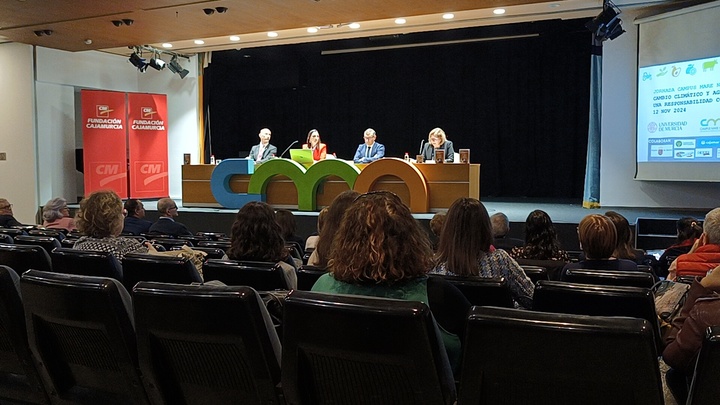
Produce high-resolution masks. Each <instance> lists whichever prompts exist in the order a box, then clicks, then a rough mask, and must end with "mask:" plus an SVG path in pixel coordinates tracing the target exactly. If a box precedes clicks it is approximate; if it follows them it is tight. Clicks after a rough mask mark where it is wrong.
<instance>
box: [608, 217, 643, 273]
mask: <svg viewBox="0 0 720 405" xmlns="http://www.w3.org/2000/svg"><path fill="white" fill-rule="evenodd" d="M605 216H606V217H608V218H610V220H611V221H612V223H613V225H615V230H616V231H617V244H616V245H615V251H614V252H613V257H614V258H616V259H627V260H632V261H634V262H635V263H640V264H642V263H643V261H644V260H645V252H643V251H642V250H639V249H635V248H634V247H633V245H632V239H633V234H632V231H631V230H630V223H629V222H628V220H627V219H626V218H625V217H624V216H622V215H621V214H619V213H617V212H615V211H608V212H606V213H605Z"/></svg>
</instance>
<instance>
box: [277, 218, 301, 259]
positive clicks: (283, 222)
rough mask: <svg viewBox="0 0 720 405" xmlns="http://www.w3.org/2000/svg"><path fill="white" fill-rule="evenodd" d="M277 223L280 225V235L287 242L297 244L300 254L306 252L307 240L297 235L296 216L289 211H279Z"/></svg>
mask: <svg viewBox="0 0 720 405" xmlns="http://www.w3.org/2000/svg"><path fill="white" fill-rule="evenodd" d="M275 221H276V222H277V223H278V225H280V234H281V235H282V237H283V239H285V242H297V244H298V245H300V249H301V250H300V253H302V252H304V251H305V239H303V238H301V237H300V236H298V235H297V234H296V233H295V232H296V230H297V223H296V222H295V215H293V213H292V212H290V211H288V210H277V211H275Z"/></svg>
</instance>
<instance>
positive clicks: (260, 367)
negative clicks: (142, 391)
mask: <svg viewBox="0 0 720 405" xmlns="http://www.w3.org/2000/svg"><path fill="white" fill-rule="evenodd" d="M133 302H134V309H135V325H136V328H137V341H138V356H139V359H140V369H141V371H142V374H143V376H144V382H145V386H146V388H147V392H148V394H149V396H150V398H151V401H152V402H153V403H158V404H159V403H165V404H281V403H283V402H282V401H281V399H280V395H279V389H278V388H276V386H277V385H278V383H279V382H280V355H281V346H280V340H279V338H278V336H277V334H276V333H275V329H274V327H273V324H272V322H271V321H270V317H269V315H268V313H267V311H266V309H265V305H264V304H263V302H262V300H261V299H260V297H259V295H258V293H257V292H256V291H255V290H253V289H252V288H250V287H238V286H228V287H217V286H207V285H204V286H200V285H192V286H188V285H178V284H164V283H153V282H140V283H138V284H137V286H135V290H134V292H133Z"/></svg>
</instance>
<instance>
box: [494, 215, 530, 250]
mask: <svg viewBox="0 0 720 405" xmlns="http://www.w3.org/2000/svg"><path fill="white" fill-rule="evenodd" d="M490 223H491V224H492V234H493V238H494V241H493V246H495V247H496V248H497V249H505V250H507V251H510V250H511V249H513V248H516V247H520V246H522V245H523V244H524V242H523V240H522V239H518V238H511V237H509V236H508V233H510V221H509V220H508V217H507V215H505V214H503V213H502V212H496V213H494V214H493V215H492V216H491V217H490Z"/></svg>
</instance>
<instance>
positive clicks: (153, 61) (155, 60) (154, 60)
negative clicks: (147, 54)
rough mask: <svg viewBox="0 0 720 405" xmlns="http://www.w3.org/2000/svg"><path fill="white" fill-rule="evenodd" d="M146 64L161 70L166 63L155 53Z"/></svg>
mask: <svg viewBox="0 0 720 405" xmlns="http://www.w3.org/2000/svg"><path fill="white" fill-rule="evenodd" d="M148 65H150V67H151V68H153V69H155V70H163V69H165V65H166V63H165V61H164V60H162V59H160V58H159V57H158V56H157V55H155V56H154V57H153V58H152V59H150V63H148Z"/></svg>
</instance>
